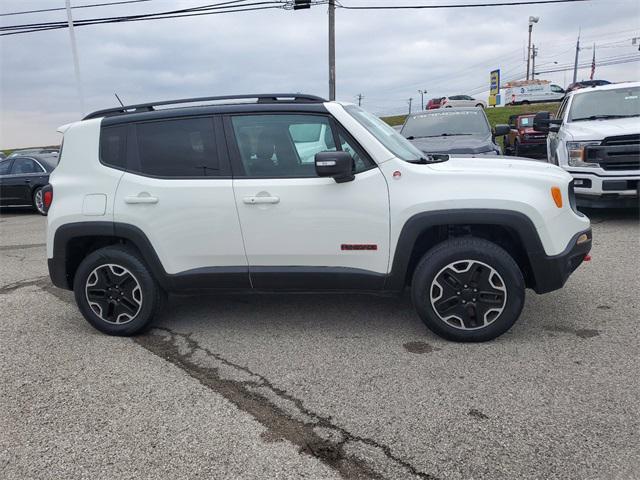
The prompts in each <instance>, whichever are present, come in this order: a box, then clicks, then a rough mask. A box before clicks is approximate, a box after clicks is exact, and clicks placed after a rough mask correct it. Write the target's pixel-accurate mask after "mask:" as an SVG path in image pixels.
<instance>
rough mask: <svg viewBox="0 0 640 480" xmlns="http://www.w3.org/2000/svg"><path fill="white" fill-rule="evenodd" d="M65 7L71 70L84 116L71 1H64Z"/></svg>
mask: <svg viewBox="0 0 640 480" xmlns="http://www.w3.org/2000/svg"><path fill="white" fill-rule="evenodd" d="M65 4H66V7H67V23H68V25H69V37H70V40H71V54H72V56H73V69H74V71H75V74H76V85H77V87H78V97H79V98H80V113H81V115H84V92H83V90H82V78H81V77H80V60H79V59H78V47H77V46H76V33H75V30H74V29H73V17H72V16H71V0H65Z"/></svg>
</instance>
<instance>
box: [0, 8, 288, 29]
mask: <svg viewBox="0 0 640 480" xmlns="http://www.w3.org/2000/svg"><path fill="white" fill-rule="evenodd" d="M241 1H246V0H241ZM238 3H239V1H238V0H236V1H233V2H222V3H217V4H212V5H206V6H201V7H194V8H188V9H182V10H173V11H166V12H157V13H149V14H141V15H129V16H121V17H101V18H89V19H81V20H76V21H75V22H74V25H75V26H77V27H81V26H86V25H102V24H108V23H124V22H136V21H144V20H162V19H169V18H181V17H194V16H202V15H218V14H224V13H236V12H250V11H258V10H269V9H276V8H278V9H284V8H285V7H286V5H285V3H284V2H282V1H262V2H253V3H243V4H241V5H229V4H238ZM67 27H68V24H67V22H46V23H35V24H23V25H10V26H7V27H0V31H2V32H3V33H0V36H6V35H18V34H22V33H33V32H40V31H44V30H56V29H60V28H67Z"/></svg>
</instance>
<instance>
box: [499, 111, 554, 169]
mask: <svg viewBox="0 0 640 480" xmlns="http://www.w3.org/2000/svg"><path fill="white" fill-rule="evenodd" d="M533 117H535V114H533V113H526V114H523V115H511V116H510V117H509V126H510V127H511V131H510V132H509V133H508V134H507V135H505V137H504V153H505V155H514V156H516V157H531V158H544V159H546V158H547V134H546V133H544V132H538V131H537V130H534V129H533Z"/></svg>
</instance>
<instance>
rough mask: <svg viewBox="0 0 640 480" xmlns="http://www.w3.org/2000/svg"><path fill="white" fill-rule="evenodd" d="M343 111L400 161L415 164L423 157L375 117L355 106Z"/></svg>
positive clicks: (347, 107)
mask: <svg viewBox="0 0 640 480" xmlns="http://www.w3.org/2000/svg"><path fill="white" fill-rule="evenodd" d="M344 109H345V110H346V111H347V113H348V114H349V115H351V116H352V117H353V118H354V119H355V120H357V121H358V122H359V123H360V124H361V125H362V126H363V127H364V128H366V129H367V130H368V131H369V133H370V134H371V135H373V136H374V137H375V138H376V139H377V140H378V141H379V142H380V143H381V144H382V145H384V146H385V148H386V149H387V150H389V151H390V152H391V153H392V154H393V155H395V156H396V157H398V158H399V159H400V160H405V161H407V162H412V161H413V162H415V161H418V160H420V159H421V158H422V157H424V154H423V153H422V152H421V151H420V150H418V149H417V148H416V147H414V146H413V145H412V144H411V143H410V142H409V141H408V140H407V139H406V138H404V137H403V136H402V135H400V134H399V133H398V132H397V131H396V130H394V129H393V128H392V127H390V126H389V125H388V124H386V123H385V122H383V121H382V120H380V119H379V118H378V117H376V116H375V115H372V114H371V113H369V112H367V111H366V110H363V109H362V108H360V107H357V106H355V105H347V106H345V107H344Z"/></svg>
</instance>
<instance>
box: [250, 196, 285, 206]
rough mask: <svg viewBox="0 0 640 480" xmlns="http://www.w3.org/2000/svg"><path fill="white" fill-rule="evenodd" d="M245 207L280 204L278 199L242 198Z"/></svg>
mask: <svg viewBox="0 0 640 480" xmlns="http://www.w3.org/2000/svg"><path fill="white" fill-rule="evenodd" d="M242 201H243V202H244V203H246V204H247V205H260V204H266V203H280V197H244V198H243V199H242Z"/></svg>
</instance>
